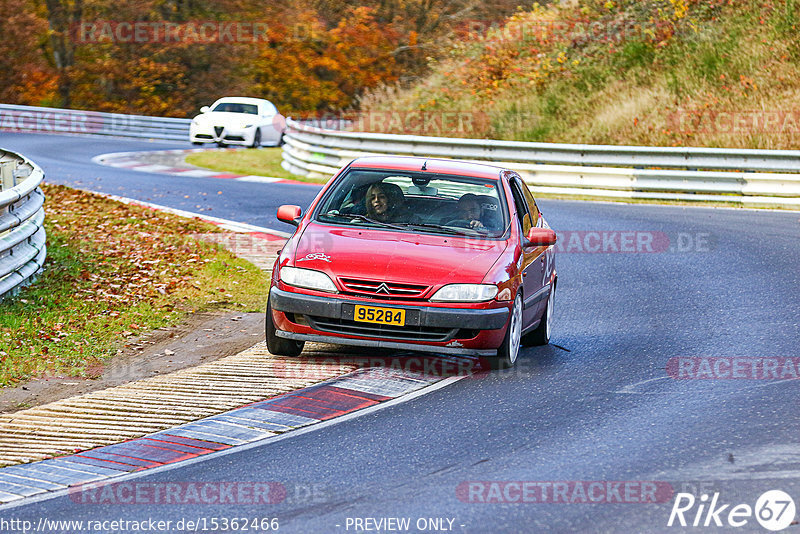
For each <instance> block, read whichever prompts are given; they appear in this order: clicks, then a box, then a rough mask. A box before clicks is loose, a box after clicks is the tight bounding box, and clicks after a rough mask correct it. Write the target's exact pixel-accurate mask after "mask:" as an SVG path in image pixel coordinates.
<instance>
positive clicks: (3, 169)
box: [0, 161, 17, 191]
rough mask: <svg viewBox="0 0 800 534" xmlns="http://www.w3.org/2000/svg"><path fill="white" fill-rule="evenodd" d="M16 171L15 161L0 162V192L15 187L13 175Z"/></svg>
mask: <svg viewBox="0 0 800 534" xmlns="http://www.w3.org/2000/svg"><path fill="white" fill-rule="evenodd" d="M16 170H17V162H16V161H0V191H5V190H7V189H11V188H12V187H14V186H15V185H17V178H16V176H15V175H14V171H16Z"/></svg>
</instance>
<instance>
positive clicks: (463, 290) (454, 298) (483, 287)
mask: <svg viewBox="0 0 800 534" xmlns="http://www.w3.org/2000/svg"><path fill="white" fill-rule="evenodd" d="M495 295H497V286H496V285H492V284H449V285H446V286H444V287H443V288H441V289H440V290H439V291H437V292H436V293H435V294H434V295H433V296H432V297H431V302H483V301H485V300H492V299H493V298H494V297H495Z"/></svg>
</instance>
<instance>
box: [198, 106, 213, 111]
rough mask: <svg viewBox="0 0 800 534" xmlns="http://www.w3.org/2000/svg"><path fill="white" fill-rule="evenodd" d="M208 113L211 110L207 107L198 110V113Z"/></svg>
mask: <svg viewBox="0 0 800 534" xmlns="http://www.w3.org/2000/svg"><path fill="white" fill-rule="evenodd" d="M209 111H211V108H210V107H208V106H203V107H202V108H200V113H208V112H209Z"/></svg>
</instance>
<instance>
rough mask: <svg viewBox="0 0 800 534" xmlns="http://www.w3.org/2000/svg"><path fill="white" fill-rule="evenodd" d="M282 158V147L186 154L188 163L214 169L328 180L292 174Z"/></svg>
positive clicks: (316, 180)
mask: <svg viewBox="0 0 800 534" xmlns="http://www.w3.org/2000/svg"><path fill="white" fill-rule="evenodd" d="M282 160H283V150H282V149H281V148H280V147H275V148H260V149H256V150H244V149H242V150H210V151H208V152H196V153H193V154H189V155H188V156H186V163H189V164H190V165H197V166H198V167H204V168H206V169H211V170H213V171H222V172H231V173H235V174H253V175H255V176H272V177H275V178H283V179H286V180H297V181H301V182H312V183H320V184H324V183H326V182H327V180H325V179H319V178H306V177H304V176H298V175H295V174H292V173H290V172H289V171H287V170H286V169H284V168H283V167H281V161H282Z"/></svg>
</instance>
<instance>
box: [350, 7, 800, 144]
mask: <svg viewBox="0 0 800 534" xmlns="http://www.w3.org/2000/svg"><path fill="white" fill-rule="evenodd" d="M798 21H800V5H798V2H797V1H796V0H786V1H784V2H778V1H775V2H773V1H755V0H724V1H723V0H705V1H702V0H607V1H602V0H601V1H598V0H581V1H573V2H564V3H562V4H557V5H551V6H544V7H542V6H538V5H534V7H533V8H532V9H531V10H527V11H520V12H518V13H516V14H515V15H514V16H512V17H510V18H509V19H507V20H506V22H505V24H504V25H503V26H491V27H487V26H486V25H482V24H481V23H480V21H476V22H475V23H474V24H472V25H471V26H470V27H468V28H465V30H464V31H463V33H462V36H461V37H462V39H461V40H459V41H458V42H457V44H455V45H454V46H453V48H452V50H451V52H450V55H449V58H447V59H446V60H443V61H440V62H438V63H437V64H435V65H433V73H432V74H431V75H430V76H428V77H427V78H426V79H425V80H424V81H423V82H421V83H419V84H417V85H415V86H412V87H410V88H402V89H401V88H398V87H383V88H381V89H380V90H377V91H374V92H372V93H370V94H368V95H367V96H365V97H364V99H363V100H362V102H361V109H362V112H363V113H366V114H367V115H369V114H373V115H374V114H380V113H386V112H388V111H394V112H402V113H409V112H411V111H422V112H424V113H425V114H427V115H429V116H430V115H431V114H437V113H440V114H441V113H442V112H457V113H463V114H471V115H472V120H471V121H470V127H469V128H451V129H450V131H441V130H439V131H434V132H428V131H420V128H419V127H418V128H416V131H407V130H408V128H407V127H406V128H405V130H406V131H405V133H416V134H423V135H448V136H456V137H478V138H494V139H515V140H524V141H548V142H570V143H595V144H635V145H656V146H676V145H685V146H724V147H745V148H800V76H798V74H800V72H799V71H800V32H798ZM402 122H403V121H394V122H392V121H383V122H381V121H376V120H372V121H365V123H370V124H372V125H373V129H382V130H383V131H393V132H396V133H400V132H401V131H403V129H404V128H403V125H402V124H401V123H402ZM376 124H377V125H378V127H377V128H375V127H374V126H375V125H376ZM381 124H382V125H383V127H381ZM398 124H400V126H399V127H398ZM422 129H423V130H424V128H422Z"/></svg>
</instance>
